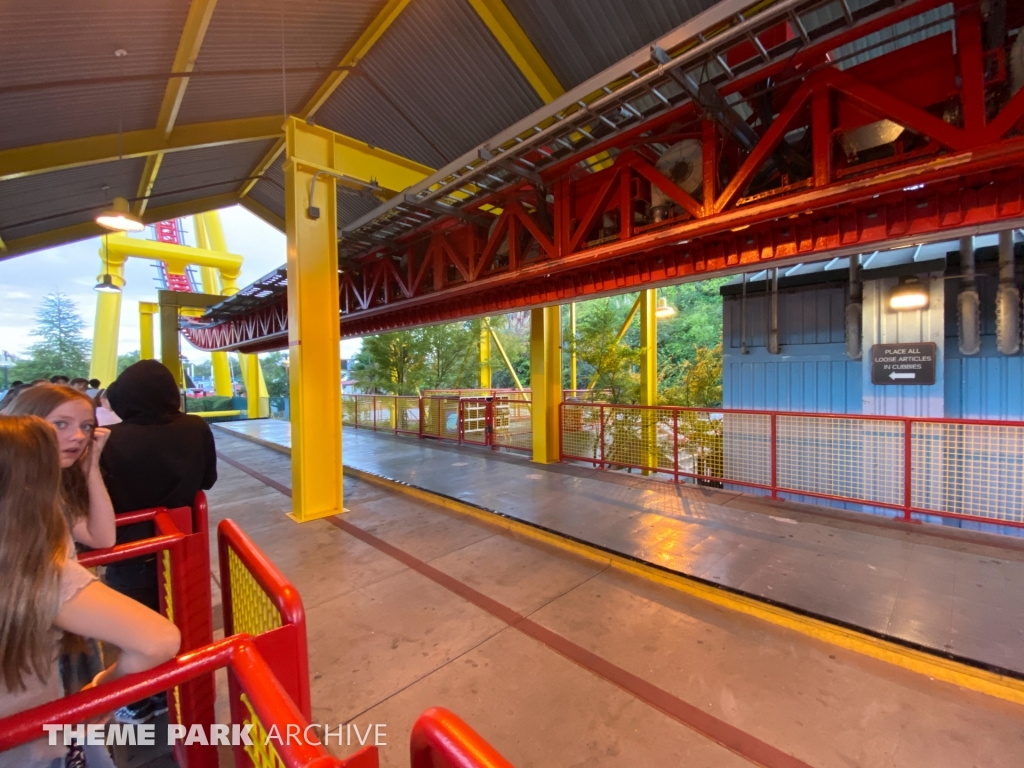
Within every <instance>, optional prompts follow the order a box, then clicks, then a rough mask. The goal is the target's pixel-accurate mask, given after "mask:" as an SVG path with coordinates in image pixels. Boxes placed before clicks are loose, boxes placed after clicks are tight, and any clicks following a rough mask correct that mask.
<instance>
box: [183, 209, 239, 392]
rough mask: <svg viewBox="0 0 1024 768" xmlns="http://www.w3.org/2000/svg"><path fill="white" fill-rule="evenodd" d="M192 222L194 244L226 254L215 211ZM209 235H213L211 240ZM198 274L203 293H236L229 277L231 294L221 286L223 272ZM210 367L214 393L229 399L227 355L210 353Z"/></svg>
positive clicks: (210, 269)
mask: <svg viewBox="0 0 1024 768" xmlns="http://www.w3.org/2000/svg"><path fill="white" fill-rule="evenodd" d="M192 221H193V222H194V224H195V228H196V242H197V244H198V245H199V247H200V248H209V249H210V250H214V251H224V252H227V241H226V240H225V239H224V231H223V229H222V228H221V226H220V216H219V215H218V213H217V212H216V211H210V212H209V213H203V214H200V215H197V216H193V217H192ZM211 233H212V234H213V237H212V238H211V236H210V235H211ZM199 274H200V275H201V276H202V280H203V293H215V294H216V293H219V294H222V295H224V296H230V295H232V294H235V293H238V286H237V284H236V283H235V281H234V280H232V279H231V278H230V277H229V278H228V279H227V280H225V281H224V282H225V284H226V283H227V282H228V281H230V282H231V289H230V290H231V293H228V291H227V290H226V289H225V287H222V286H221V279H222V277H223V272H221V271H220V270H218V269H217V268H216V267H200V268H199ZM210 366H211V367H212V368H213V389H214V391H215V392H216V393H217V394H218V395H220V396H221V397H231V396H232V395H233V394H234V390H233V389H232V387H231V363H230V362H229V361H228V353H227V352H212V353H211V354H210ZM243 370H244V369H243ZM246 391H248V390H246Z"/></svg>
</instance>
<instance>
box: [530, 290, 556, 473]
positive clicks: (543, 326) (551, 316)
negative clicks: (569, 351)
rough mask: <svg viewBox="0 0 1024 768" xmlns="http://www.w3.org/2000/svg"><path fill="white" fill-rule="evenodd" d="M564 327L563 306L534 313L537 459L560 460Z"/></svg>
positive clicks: (532, 378)
mask: <svg viewBox="0 0 1024 768" xmlns="http://www.w3.org/2000/svg"><path fill="white" fill-rule="evenodd" d="M561 331H562V326H561V319H560V312H559V308H558V307H557V306H556V307H544V308H542V309H535V310H533V311H532V312H531V313H530V392H531V395H530V397H531V400H532V408H531V409H530V410H531V412H532V415H533V460H534V461H535V462H537V463H538V464H551V463H554V462H556V461H559V460H560V458H561V457H560V456H559V449H558V431H559V424H558V405H559V403H561V402H562V343H561V342H562V338H561V337H562V333H561Z"/></svg>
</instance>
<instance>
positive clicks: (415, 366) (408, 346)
mask: <svg viewBox="0 0 1024 768" xmlns="http://www.w3.org/2000/svg"><path fill="white" fill-rule="evenodd" d="M427 349H428V346H427V342H426V341H425V339H424V338H423V334H422V333H421V332H418V331H396V332H395V333H382V334H380V335H379V336H368V337H366V338H364V339H363V346H362V348H361V349H360V350H359V352H357V353H356V355H355V357H354V358H353V359H352V378H353V379H355V381H356V383H357V384H358V385H359V388H360V389H361V390H362V391H363V392H379V393H383V394H389V395H412V394H416V393H417V392H418V391H419V388H420V386H421V385H422V384H423V382H424V381H425V380H426V377H427Z"/></svg>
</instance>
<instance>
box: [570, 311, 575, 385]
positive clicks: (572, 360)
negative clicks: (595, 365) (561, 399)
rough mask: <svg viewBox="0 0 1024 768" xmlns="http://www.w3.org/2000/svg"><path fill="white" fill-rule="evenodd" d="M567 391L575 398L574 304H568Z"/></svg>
mask: <svg viewBox="0 0 1024 768" xmlns="http://www.w3.org/2000/svg"><path fill="white" fill-rule="evenodd" d="M569 341H570V344H569V389H571V390H572V394H573V397H575V396H576V302H575V301H574V302H572V303H571V304H569Z"/></svg>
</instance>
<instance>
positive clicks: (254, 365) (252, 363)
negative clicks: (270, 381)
mask: <svg viewBox="0 0 1024 768" xmlns="http://www.w3.org/2000/svg"><path fill="white" fill-rule="evenodd" d="M241 357H243V358H245V365H246V368H247V369H248V370H247V371H246V372H247V373H248V375H247V376H246V377H245V382H246V385H245V387H246V388H245V396H246V398H247V399H248V401H249V402H248V407H247V412H248V416H249V418H250V419H258V418H259V417H260V410H261V409H260V401H261V398H260V390H259V382H260V358H259V355H241ZM250 382H251V383H252V384H253V385H254V386H253V388H252V389H249V385H250Z"/></svg>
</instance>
